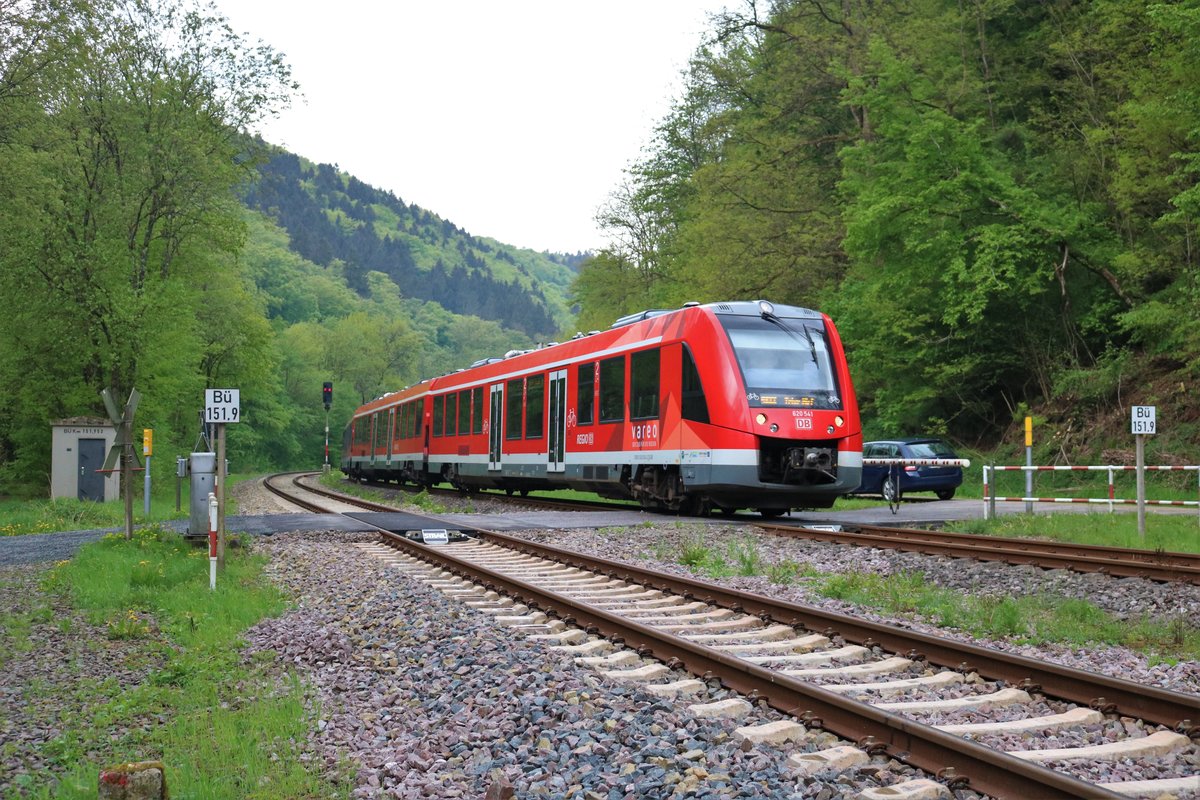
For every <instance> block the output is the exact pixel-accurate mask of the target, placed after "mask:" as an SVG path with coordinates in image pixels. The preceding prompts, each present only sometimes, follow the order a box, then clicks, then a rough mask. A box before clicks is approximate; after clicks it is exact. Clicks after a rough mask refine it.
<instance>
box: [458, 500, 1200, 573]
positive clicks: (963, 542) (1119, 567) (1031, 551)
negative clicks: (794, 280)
mask: <svg viewBox="0 0 1200 800" xmlns="http://www.w3.org/2000/svg"><path fill="white" fill-rule="evenodd" d="M439 492H445V493H446V494H447V495H455V496H460V493H459V492H457V491H456V490H439ZM485 496H487V497H490V498H493V499H496V500H500V501H504V500H506V499H510V498H508V497H507V496H506V495H504V494H502V493H500V492H488V493H486V494H485ZM511 500H512V502H514V503H519V504H521V505H523V506H526V507H533V508H544V509H552V510H571V511H579V510H598V509H608V510H612V509H628V508H629V507H630V506H628V505H621V504H616V503H604V502H588V501H566V500H549V499H546V498H540V497H524V496H522V497H521V498H520V499H517V498H511ZM634 507H636V506H634ZM739 521H742V520H739ZM745 521H746V522H747V523H748V524H753V525H756V526H757V527H759V528H762V529H763V530H764V531H767V532H770V533H774V534H777V535H781V536H795V537H800V538H804V539H811V540H816V541H823V542H831V543H835V544H847V545H853V546H861V547H878V548H883V549H891V550H902V551H907V552H916V553H922V554H925V555H938V556H947V557H951V558H973V559H976V560H979V561H996V562H1001V563H1004V564H1014V565H1015V564H1029V565H1032V566H1036V567H1039V568H1041V569H1066V570H1072V571H1075V572H1095V573H1101V574H1105V575H1111V576H1114V577H1119V578H1145V579H1147V580H1153V581H1161V582H1167V583H1170V582H1179V583H1190V584H1192V585H1197V586H1200V554H1195V553H1175V552H1168V551H1162V550H1138V549H1130V548H1123V547H1105V546H1101V545H1087V544H1073V543H1070V542H1051V541H1042V540H1037V539H1016V538H1012V537H1005V536H983V535H977V534H968V533H956V532H952V531H936V530H921V529H916V528H898V527H885V526H874V525H844V526H840V530H830V529H827V528H821V529H816V528H808V527H804V526H803V525H802V524H801V525H796V524H788V523H786V522H767V521H764V520H759V519H748V520H745Z"/></svg>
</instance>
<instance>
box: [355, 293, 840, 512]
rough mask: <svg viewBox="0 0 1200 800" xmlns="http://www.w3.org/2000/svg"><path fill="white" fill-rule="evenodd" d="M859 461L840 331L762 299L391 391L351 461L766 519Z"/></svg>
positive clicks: (405, 473) (371, 472)
mask: <svg viewBox="0 0 1200 800" xmlns="http://www.w3.org/2000/svg"><path fill="white" fill-rule="evenodd" d="M861 467H862V435H861V430H860V427H859V419H858V408H857V404H856V401H855V399H854V393H853V388H852V384H851V381H850V374H849V370H848V368H847V365H846V360H845V354H844V352H843V350H842V344H841V340H840V339H839V337H838V335H837V331H836V329H835V328H834V327H833V323H832V322H831V321H830V320H829V318H828V317H826V316H824V315H822V314H820V313H818V312H815V311H810V310H808V309H803V308H797V307H791V306H780V307H775V306H772V305H771V304H770V303H766V302H761V301H760V302H758V303H748V302H739V303H717V304H711V305H706V306H698V305H695V304H689V306H686V307H684V308H682V309H677V310H674V311H664V312H648V313H645V314H641V315H634V316H633V317H630V318H625V319H623V320H621V321H619V322H618V323H617V324H616V325H614V327H613V328H612V329H610V330H608V331H604V332H598V333H593V334H591V335H588V336H581V337H576V338H575V339H573V340H571V341H570V342H565V343H563V344H555V345H551V346H548V347H544V348H540V349H537V350H534V351H528V352H520V353H510V354H509V355H508V357H506V358H504V359H488V360H486V361H484V362H478V363H477V365H476V366H473V367H472V368H470V369H467V370H462V371H459V372H456V373H453V374H450V375H446V376H443V377H441V378H436V379H434V380H432V381H427V382H424V383H422V384H419V385H418V386H416V387H410V388H409V389H406V390H404V391H402V392H397V393H395V394H394V395H388V396H385V397H383V398H380V399H378V400H376V401H373V402H372V403H369V404H367V405H366V406H363V407H362V408H360V409H359V410H358V411H357V412H356V413H355V416H354V418H353V419H352V421H351V424H350V426H349V427H348V428H347V433H346V437H345V445H344V448H343V462H342V469H343V471H344V472H346V473H347V474H348V475H351V476H354V477H362V478H369V479H377V480H398V481H403V482H414V483H425V484H436V483H442V484H449V485H452V486H456V487H459V488H461V489H464V490H467V491H470V490H474V489H479V488H493V489H502V490H505V491H509V492H528V491H533V490H539V489H561V488H575V489H580V490H584V491H590V492H595V493H597V494H600V495H601V496H605V497H611V498H631V499H635V500H637V501H639V502H640V503H641V504H642V505H643V506H645V507H648V508H657V509H664V510H669V511H679V512H684V513H699V512H703V511H706V510H708V509H714V508H715V509H718V510H726V511H731V510H735V509H739V508H754V509H758V510H760V511H761V512H762V513H764V514H766V515H774V514H777V513H783V512H784V511H786V510H788V509H790V508H798V507H800V508H821V507H828V506H830V505H831V504H832V503H833V501H834V499H836V498H837V497H838V496H841V495H844V494H847V493H849V492H851V491H853V490H854V489H855V488H857V486H858V483H859V478H860V473H861Z"/></svg>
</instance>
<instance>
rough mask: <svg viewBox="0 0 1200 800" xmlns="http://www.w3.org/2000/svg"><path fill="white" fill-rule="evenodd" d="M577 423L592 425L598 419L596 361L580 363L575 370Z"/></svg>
mask: <svg viewBox="0 0 1200 800" xmlns="http://www.w3.org/2000/svg"><path fill="white" fill-rule="evenodd" d="M575 386H576V389H575V415H576V420H575V423H576V424H577V425H591V424H592V423H593V422H595V421H596V416H595V415H596V362H595V361H589V362H588V363H586V364H580V365H579V367H578V368H577V369H576V371H575Z"/></svg>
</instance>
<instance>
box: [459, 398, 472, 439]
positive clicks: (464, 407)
mask: <svg viewBox="0 0 1200 800" xmlns="http://www.w3.org/2000/svg"><path fill="white" fill-rule="evenodd" d="M470 432H471V390H470V389H463V390H462V391H461V392H459V393H458V435H459V436H466V435H467V434H468V433H470Z"/></svg>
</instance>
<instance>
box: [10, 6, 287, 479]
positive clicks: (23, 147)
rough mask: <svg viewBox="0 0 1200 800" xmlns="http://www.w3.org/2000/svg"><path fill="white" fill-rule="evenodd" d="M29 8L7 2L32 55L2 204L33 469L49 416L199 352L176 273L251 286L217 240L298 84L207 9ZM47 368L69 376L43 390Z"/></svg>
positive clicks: (18, 64)
mask: <svg viewBox="0 0 1200 800" xmlns="http://www.w3.org/2000/svg"><path fill="white" fill-rule="evenodd" d="M35 6H36V7H37V8H38V9H39V10H38V11H36V15H37V16H34V15H33V14H32V13H31V14H30V15H28V16H24V17H22V16H18V15H17V13H14V12H13V9H18V10H20V9H24V8H25V5H24V4H14V5H11V6H10V5H6V6H5V9H6V11H5V13H6V16H5V17H4V20H3V29H4V36H5V37H6V39H7V43H8V44H12V43H16V45H17V47H16V49H15V50H14V52H15V53H18V54H19V55H20V57H19V58H16V59H14V60H9V59H5V60H4V61H3V62H0V70H3V74H2V75H0V86H10V87H11V86H14V85H16V86H19V87H20V91H13V92H9V93H7V94H6V93H4V92H3V91H0V119H2V120H4V121H5V124H3V125H2V127H3V128H4V131H5V135H4V137H3V141H0V148H2V151H3V152H0V161H2V162H3V163H5V164H6V165H9V166H8V167H7V168H6V169H5V170H3V172H0V215H2V216H3V217H4V218H5V219H6V220H7V219H12V220H17V221H19V222H18V223H17V224H16V225H14V226H12V227H9V226H7V225H6V226H5V228H6V231H5V233H4V234H3V237H4V238H3V241H2V244H3V245H4V246H3V247H0V290H2V294H3V296H4V297H6V298H18V297H19V298H21V299H22V304H23V306H24V311H25V312H26V314H27V315H28V316H27V317H26V315H25V314H21V315H16V316H14V317H9V318H7V319H5V320H4V321H2V322H0V331H2V332H3V333H4V334H5V338H6V340H8V341H12V342H14V344H15V347H16V348H17V350H18V352H15V353H11V354H9V355H8V356H6V358H5V360H4V361H3V362H0V368H2V369H3V370H4V373H0V374H3V376H4V377H5V378H13V377H15V376H16V375H18V374H19V373H17V372H15V370H18V369H20V368H21V367H22V365H23V364H26V363H28V362H29V361H30V360H36V361H38V362H39V364H40V366H41V369H39V375H38V380H34V381H29V382H22V386H23V387H24V388H23V391H24V392H26V393H32V392H38V393H39V394H38V396H36V397H34V396H30V397H29V399H30V400H31V401H33V402H31V403H29V404H28V405H27V406H25V405H23V406H22V408H23V409H28V410H22V411H21V412H18V413H19V414H22V415H24V416H23V417H22V418H18V419H16V420H14V421H13V423H12V427H11V428H10V438H9V441H11V442H13V445H12V449H13V453H12V455H13V457H14V458H17V459H18V460H19V461H24V462H26V464H25V466H27V467H28V466H31V465H33V464H39V463H44V460H45V453H46V451H47V450H48V447H45V446H44V445H45V444H46V443H47V442H48V437H49V431H48V429H47V428H43V424H44V422H45V417H47V416H50V417H53V416H62V415H67V414H77V413H80V412H83V411H87V410H92V411H93V413H94V412H96V411H99V410H100V404H99V399H98V394H99V392H100V390H101V389H104V388H107V389H109V390H111V391H112V392H113V394H114V395H115V396H117V397H121V398H123V397H125V396H126V395H127V394H128V392H129V389H130V388H131V387H132V386H134V385H135V384H136V385H137V386H138V388H139V389H140V390H141V391H142V392H143V394H144V395H145V396H146V397H148V398H149V397H152V396H153V390H154V382H155V379H156V376H157V375H158V374H160V373H162V372H170V371H171V369H170V368H166V369H164V368H163V367H162V366H161V365H160V364H157V363H149V362H147V360H146V356H147V353H150V352H153V353H155V354H156V355H161V356H162V357H169V358H171V359H173V360H186V359H189V358H191V359H193V363H194V364H195V363H197V362H198V361H199V358H200V357H199V355H198V353H199V352H200V348H195V349H191V350H189V349H188V348H189V347H190V346H192V345H194V344H196V343H197V340H196V338H194V337H196V336H201V332H200V331H199V330H198V329H197V328H196V327H195V326H193V325H192V324H190V323H191V321H192V320H193V319H194V318H195V317H194V316H192V315H193V314H194V313H195V312H197V311H198V310H199V309H198V307H197V306H196V305H195V304H194V303H189V302H187V297H185V293H181V292H180V290H179V287H180V285H181V284H186V283H188V282H194V281H199V280H201V279H202V277H207V278H209V279H211V280H214V281H228V282H230V283H232V284H237V283H239V281H240V278H239V277H238V274H237V272H236V270H234V269H233V266H232V265H233V263H234V262H232V261H231V260H228V259H225V260H222V259H220V258H217V255H219V254H222V253H224V254H231V253H233V252H235V251H236V250H237V248H238V247H239V246H240V244H241V240H242V231H243V227H242V224H241V220H240V211H239V209H238V204H237V201H236V199H235V195H234V190H235V188H236V187H237V186H238V184H239V183H240V182H242V181H244V180H246V179H247V178H249V177H250V176H251V175H252V174H253V172H252V170H253V164H252V160H251V158H250V157H249V156H250V154H249V153H247V150H246V139H245V137H244V136H243V134H242V131H244V130H245V128H246V127H247V126H248V125H250V124H252V123H254V122H255V121H256V120H258V119H260V118H261V117H262V116H263V115H264V114H268V113H271V111H272V109H273V108H274V107H276V106H277V105H278V104H279V103H281V102H284V101H285V100H286V98H287V97H288V95H289V94H290V93H291V92H292V91H293V90H294V85H293V84H292V82H291V80H290V73H289V70H288V68H287V66H286V64H284V62H283V61H282V59H281V57H280V56H279V55H278V54H276V53H274V52H273V51H272V50H270V48H267V47H266V46H264V45H261V44H259V45H257V46H251V45H249V44H247V43H246V42H244V41H242V40H241V39H240V38H239V37H238V36H236V35H235V34H233V32H232V31H231V30H230V29H229V27H228V25H227V24H225V21H224V20H223V19H222V18H220V17H219V16H217V15H216V14H215V13H214V12H213V10H212V9H211V7H208V8H183V7H180V6H177V5H174V4H172V3H170V2H166V0H163V1H162V2H158V1H157V0H116V1H115V2H106V1H105V0H95V1H94V2H68V1H67V0H62V2H59V1H58V0H53V1H52V2H50V3H47V4H45V5H44V6H38V4H35ZM47 21H53V22H54V23H55V27H54V28H53V35H50V33H49V32H50V31H51V29H50V28H48V27H47ZM30 65H35V67H36V68H31V67H30ZM209 270H216V272H215V273H214V272H209ZM192 299H194V300H199V298H195V297H193V298H192ZM200 302H203V301H200ZM50 318H54V320H55V321H54V324H53V325H45V324H44V323H43V321H44V320H48V319H50ZM32 320H36V321H37V329H38V332H37V334H36V335H34V336H25V335H24V332H25V331H24V329H22V328H21V327H18V326H20V325H23V324H28V323H29V322H30V321H32ZM56 329H57V330H56ZM188 332H191V333H192V334H194V336H192V337H189V336H188ZM54 333H57V334H59V335H60V336H61V338H56V339H49V337H50V336H51V335H53V334H54ZM47 345H51V348H50V349H49V350H46V349H42V350H41V351H40V352H39V351H38V350H35V349H33V348H39V347H40V348H45V347H46V346H47ZM47 356H50V357H51V358H52V359H53V361H52V363H48V360H47V358H46V357H47ZM42 380H44V381H45V382H46V383H47V384H49V385H51V386H54V387H57V391H53V392H49V393H45V394H43V392H44V391H45V387H44V386H41V385H39V384H40V383H41V381H42ZM148 406H152V403H151V404H148ZM16 429H21V430H22V431H23V432H22V433H20V434H17V433H15V430H16ZM38 429H42V430H44V431H45V432H44V433H37V430H38ZM26 446H28V447H29V448H30V449H29V450H26V449H25V448H26ZM20 471H23V472H24V471H26V470H24V469H21V470H20Z"/></svg>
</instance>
